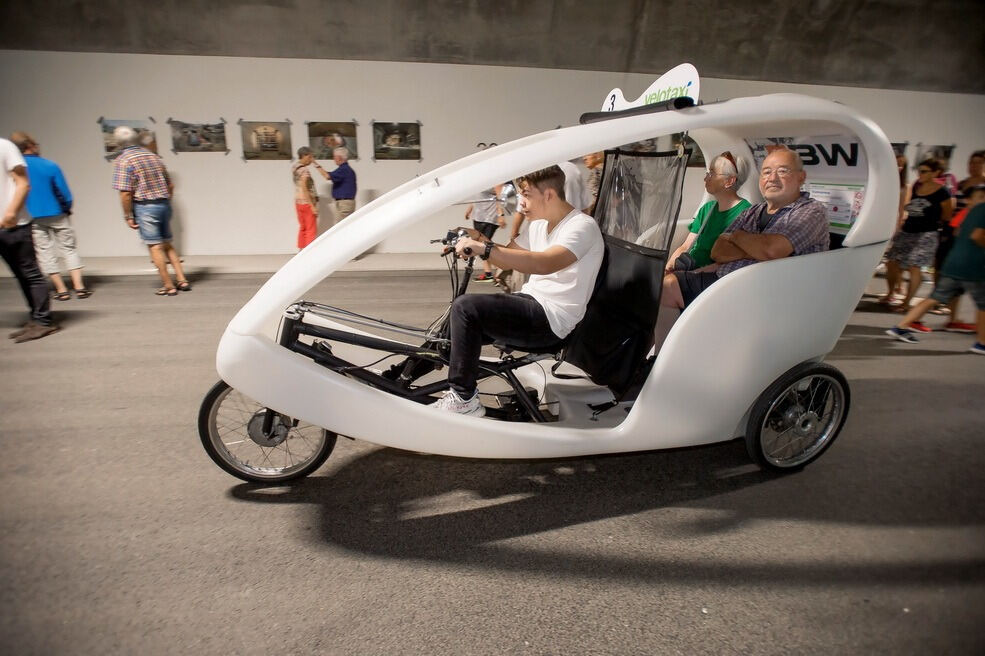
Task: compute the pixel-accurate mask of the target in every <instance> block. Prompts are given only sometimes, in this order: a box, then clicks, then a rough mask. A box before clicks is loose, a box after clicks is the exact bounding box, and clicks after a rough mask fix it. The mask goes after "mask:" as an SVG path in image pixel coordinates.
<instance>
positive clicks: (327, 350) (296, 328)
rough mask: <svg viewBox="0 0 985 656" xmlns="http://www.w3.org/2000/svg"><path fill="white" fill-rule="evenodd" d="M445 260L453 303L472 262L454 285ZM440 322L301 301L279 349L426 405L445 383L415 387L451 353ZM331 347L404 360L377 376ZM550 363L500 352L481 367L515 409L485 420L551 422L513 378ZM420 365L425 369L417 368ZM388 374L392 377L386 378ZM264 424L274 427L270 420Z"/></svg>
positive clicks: (284, 326)
mask: <svg viewBox="0 0 985 656" xmlns="http://www.w3.org/2000/svg"><path fill="white" fill-rule="evenodd" d="M445 258H446V259H448V260H449V276H450V277H451V279H452V288H453V290H454V293H453V296H452V300H453V301H454V299H455V298H457V297H459V296H461V295H463V294H465V293H466V292H467V290H468V284H469V280H470V279H471V276H472V271H473V266H474V260H475V258H474V257H469V258H467V259H466V265H465V269H464V276H462V278H461V280H460V281H458V282H457V279H458V264H457V259H456V256H455V253H454V250H450V252H446V253H445ZM449 307H450V304H449ZM307 314H313V315H315V316H319V317H323V318H326V319H333V320H337V321H342V322H349V323H354V324H357V325H363V326H367V327H374V328H378V329H381V330H386V331H391V332H397V333H400V334H404V335H408V336H411V337H416V338H418V339H419V340H421V341H422V344H421V345H419V346H415V345H412V344H407V343H404V342H399V341H395V340H392V339H386V338H382V337H376V336H372V335H367V334H363V333H358V332H352V331H347V330H340V329H337V328H329V327H325V326H318V325H315V324H312V323H306V322H305V321H304V319H305V316H306V315H307ZM439 319H440V321H439V322H438V326H437V328H436V329H434V330H428V329H420V328H415V327H413V326H406V325H402V324H397V323H393V322H389V321H384V320H381V319H374V318H371V317H367V316H364V315H360V314H357V313H354V312H350V311H348V310H345V309H342V308H337V307H334V306H330V305H323V304H320V303H313V302H310V301H299V302H297V303H294V304H292V305H291V306H290V307H289V308H288V309H287V310H286V311H285V312H284V318H283V320H282V322H281V327H280V335H279V337H278V343H279V344H280V345H281V346H283V347H285V348H287V349H288V350H290V351H293V352H295V353H298V354H300V355H303V356H305V357H308V358H310V359H311V360H312V361H314V362H315V363H316V364H318V365H321V366H323V367H325V368H327V369H329V370H331V371H334V372H336V373H338V374H342V375H345V376H348V377H350V378H352V379H354V380H358V381H359V382H362V383H364V384H367V385H370V386H372V387H376V388H378V389H381V390H383V391H385V392H388V393H390V394H393V395H395V396H399V397H401V398H404V399H407V400H409V401H414V402H415V403H421V404H428V403H432V402H433V401H434V400H435V399H434V395H435V394H437V393H440V392H443V391H444V390H446V389H448V381H447V380H442V381H436V382H433V383H429V384H426V385H420V386H414V385H413V384H414V383H415V382H416V381H417V380H418V379H420V378H421V377H423V376H424V375H426V374H428V373H430V372H431V371H434V370H437V369H440V368H441V367H443V366H446V365H447V364H448V349H449V347H450V339H449V338H448V312H447V311H446V312H445V313H444V315H443V316H442V317H440V318H439ZM305 336H307V337H313V338H315V339H316V340H326V341H325V342H320V341H315V342H313V343H312V344H308V343H306V342H304V341H302V340H301V338H302V337H305ZM331 342H338V343H343V344H351V345H353V346H359V347H363V348H368V349H372V350H374V351H380V352H383V353H390V354H391V355H402V356H404V358H403V359H402V360H401V361H400V362H398V363H396V364H394V365H393V366H391V367H390V368H389V369H388V370H386V371H385V372H377V371H375V370H373V369H370V368H369V366H367V365H357V364H354V363H352V362H350V361H348V360H345V359H344V358H341V357H338V356H336V355H335V354H334V353H333V352H332V348H331V346H330V343H331ZM387 357H389V356H384V358H383V359H386V358H387ZM552 357H554V355H553V354H544V353H530V354H526V355H523V356H521V357H514V356H512V355H510V354H509V353H505V352H504V353H503V355H502V357H501V358H500V359H499V360H498V361H495V362H492V361H489V360H483V361H481V362H480V364H479V378H478V379H479V380H480V381H481V380H485V379H487V378H490V377H493V376H496V377H499V378H501V379H502V380H504V381H505V382H506V383H508V384H509V386H510V387H511V388H512V389H513V392H514V397H513V398H514V399H515V404H516V406H514V407H513V408H511V409H514V411H513V412H509V411H505V410H504V409H503V408H487V412H488V414H489V416H490V417H493V418H499V419H512V420H514V421H515V420H520V419H524V418H525V419H526V420H528V421H535V422H546V421H549V418H548V417H547V416H545V414H544V413H543V412H542V411H541V409H540V408H539V407H538V404H537V403H536V401H535V399H534V398H531V395H530V394H529V392H528V391H527V390H526V389H525V388H524V385H523V384H522V382H521V381H520V380H519V379H518V378H517V376H516V374H515V373H514V372H515V370H516V369H519V368H520V367H524V366H526V365H528V364H531V363H533V362H537V361H539V360H545V359H548V358H552ZM420 364H423V365H425V366H423V367H422V366H419V365H420ZM388 373H389V374H391V375H387V374H388ZM517 407H518V408H519V409H522V412H521V413H520V415H522V416H518V413H517V412H516V411H515V409H516V408H517ZM274 414H275V413H274V412H269V413H268V417H271V418H272V417H273V415H274ZM268 421H272V419H270V420H268ZM264 428H265V431H267V432H269V430H270V427H268V426H267V425H266V423H265V425H264Z"/></svg>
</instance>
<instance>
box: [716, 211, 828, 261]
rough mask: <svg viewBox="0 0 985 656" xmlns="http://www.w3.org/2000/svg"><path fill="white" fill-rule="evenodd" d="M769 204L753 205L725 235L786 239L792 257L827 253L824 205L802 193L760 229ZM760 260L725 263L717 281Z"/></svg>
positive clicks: (826, 224) (726, 230)
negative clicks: (762, 214)
mask: <svg viewBox="0 0 985 656" xmlns="http://www.w3.org/2000/svg"><path fill="white" fill-rule="evenodd" d="M765 207H766V203H765V202H763V203H758V204H756V205H753V206H752V207H750V208H749V209H747V210H746V211H745V212H743V213H742V214H740V215H739V218H737V219H736V220H735V221H733V222H732V225H730V226H729V227H727V228H726V229H725V230H724V231H723V232H725V233H731V232H735V231H736V230H745V231H746V232H751V233H753V234H757V235H759V234H763V235H783V236H784V237H786V238H787V239H789V240H790V244H791V245H792V246H793V253H791V255H807V254H808V253H818V252H820V251H826V250H828V240H829V236H828V216H827V214H826V213H825V211H824V204H823V203H821V202H820V201H816V200H814V199H813V198H811V197H810V195H808V194H807V193H803V192H802V193H801V194H800V198H798V199H797V200H795V201H794V202H792V203H790V204H789V205H787V206H786V207H781V208H780V209H779V210H777V212H776V214H773V215H771V216H770V219H769V223H767V224H766V228H765V229H763V230H760V229H759V213H760V212H761V211H763V209H764V208H765ZM756 262H758V260H753V259H748V258H747V259H743V260H735V261H734V262H726V263H725V264H723V265H721V266H720V267H718V277H719V278H721V277H722V276H725V275H728V274H730V273H732V272H733V271H735V270H736V269H741V268H742V267H744V266H749V265H750V264H755V263H756Z"/></svg>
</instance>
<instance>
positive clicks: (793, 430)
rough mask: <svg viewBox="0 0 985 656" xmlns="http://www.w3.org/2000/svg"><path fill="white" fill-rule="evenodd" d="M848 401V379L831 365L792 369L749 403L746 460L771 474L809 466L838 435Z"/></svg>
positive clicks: (814, 364)
mask: <svg viewBox="0 0 985 656" xmlns="http://www.w3.org/2000/svg"><path fill="white" fill-rule="evenodd" d="M850 403H851V392H850V390H849V388H848V381H846V380H845V376H844V375H842V373H841V372H840V371H838V370H837V369H835V368H834V367H832V366H831V365H828V364H824V363H816V362H810V363H805V364H801V365H798V366H796V367H794V368H793V369H791V370H790V371H788V372H787V373H785V374H783V375H782V376H780V377H779V378H777V379H776V381H775V382H774V383H773V384H772V385H770V386H769V387H768V388H766V391H765V392H763V393H762V394H761V395H760V397H759V398H758V399H757V400H756V403H755V404H754V405H753V407H752V412H751V413H750V415H749V424H748V426H747V427H746V450H747V451H748V452H749V457H750V458H752V459H753V461H754V462H755V463H756V464H757V465H759V466H760V467H762V468H763V469H768V470H772V471H795V470H798V469H801V468H803V467H805V466H807V465H808V464H810V463H811V462H813V461H815V460H817V459H818V458H820V457H821V454H823V453H824V452H825V451H826V450H827V449H828V448H829V447H830V446H831V444H832V443H833V442H834V441H835V438H837V437H838V434H839V433H840V432H841V428H842V426H844V424H845V419H846V418H847V417H848V408H849V405H850ZM785 436H786V442H783V438H784V437H785Z"/></svg>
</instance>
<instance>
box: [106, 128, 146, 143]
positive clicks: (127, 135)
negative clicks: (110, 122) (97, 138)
mask: <svg viewBox="0 0 985 656" xmlns="http://www.w3.org/2000/svg"><path fill="white" fill-rule="evenodd" d="M113 138H114V139H116V143H118V144H120V145H121V146H123V147H127V146H136V145H137V142H138V141H139V140H140V136H139V135H138V134H137V131H136V130H134V129H133V128H132V127H130V126H129V125H121V126H119V127H117V128H116V129H115V130H113Z"/></svg>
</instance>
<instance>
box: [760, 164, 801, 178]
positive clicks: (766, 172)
mask: <svg viewBox="0 0 985 656" xmlns="http://www.w3.org/2000/svg"><path fill="white" fill-rule="evenodd" d="M774 173H775V174H777V175H778V176H780V177H781V178H789V177H790V174H791V173H793V169H791V168H790V167H789V166H778V167H776V168H775V169H772V168H765V169H763V170H762V171H760V172H759V177H761V178H772V177H773V174H774Z"/></svg>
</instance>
